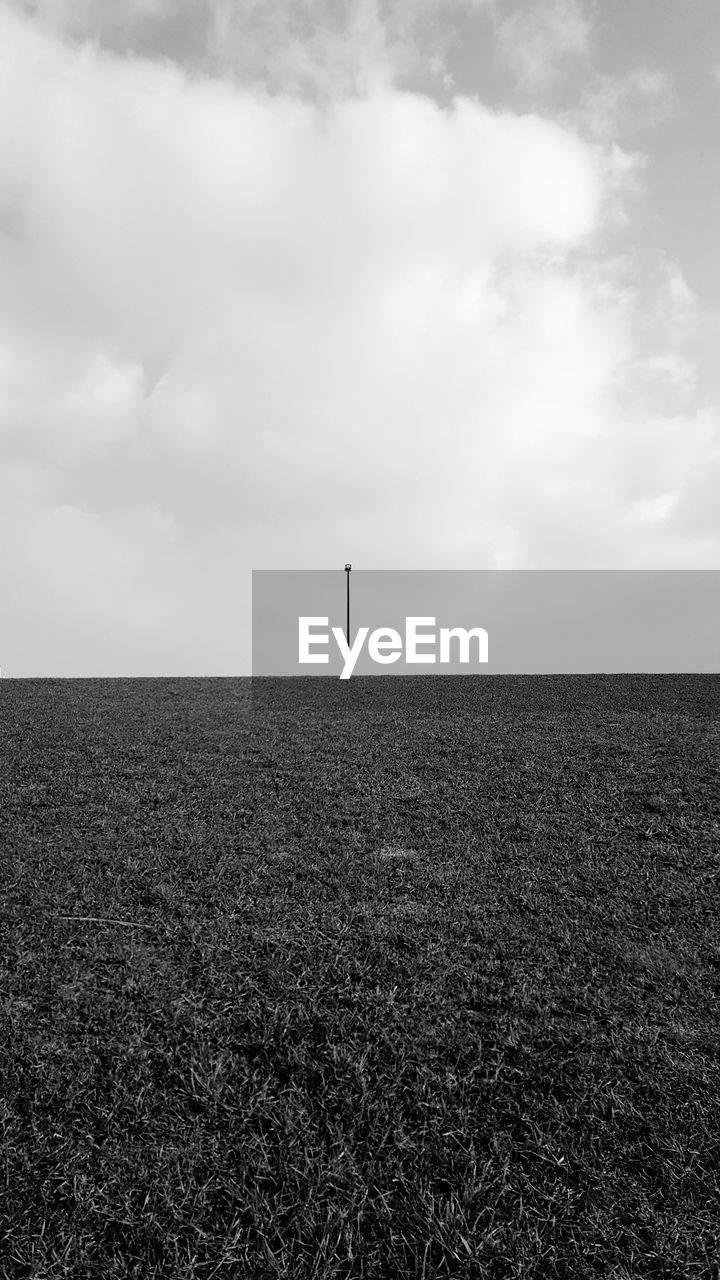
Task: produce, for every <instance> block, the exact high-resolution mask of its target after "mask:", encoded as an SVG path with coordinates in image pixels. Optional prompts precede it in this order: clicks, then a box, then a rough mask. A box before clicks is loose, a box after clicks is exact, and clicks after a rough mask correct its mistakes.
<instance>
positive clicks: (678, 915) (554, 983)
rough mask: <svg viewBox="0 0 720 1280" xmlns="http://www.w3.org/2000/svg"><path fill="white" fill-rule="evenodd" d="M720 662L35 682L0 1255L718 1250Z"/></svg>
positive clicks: (564, 1263) (22, 730) (696, 1264)
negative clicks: (689, 666)
mask: <svg viewBox="0 0 720 1280" xmlns="http://www.w3.org/2000/svg"><path fill="white" fill-rule="evenodd" d="M719 762H720V677H718V676H673V677H670V676H666V677H651V676H645V677H643V676H596V677H515V678H512V677H482V678H477V679H474V678H471V677H460V678H451V677H444V678H438V679H433V678H428V677H422V678H417V679H415V678H388V677H384V678H380V679H378V678H375V679H372V678H370V679H364V680H362V679H356V680H352V681H350V682H340V681H332V680H309V681H303V682H297V681H290V680H286V681H277V682H272V681H267V682H266V681H263V682H257V681H256V682H254V687H253V685H252V683H251V682H250V681H249V680H246V681H243V680H205V681H203V680H137V681H132V680H127V681H120V680H118V681H81V680H78V681H51V680H46V681H40V680H37V681H8V680H3V681H2V682H0V842H1V845H2V862H1V867H2V892H1V895H0V943H1V945H0V979H1V987H0V1010H1V1015H0V1016H1V1018H2V1023H1V1026H0V1044H1V1045H2V1049H1V1050H0V1064H1V1065H0V1125H1V1128H2V1144H1V1150H2V1162H3V1164H2V1166H0V1259H2V1261H0V1275H2V1276H3V1278H5V1277H9V1278H11V1280H14V1278H15V1277H28V1278H30V1277H32V1280H60V1277H66V1276H67V1277H73V1280H75V1278H77V1280H82V1278H83V1277H102V1278H103V1280H116V1278H119V1277H138V1280H156V1278H159V1277H168V1278H169V1280H189V1278H190V1277H197V1278H198V1280H200V1278H202V1280H211V1278H212V1280H221V1278H226V1277H244V1276H258V1277H276V1276H287V1277H297V1278H298V1280H300V1278H305V1277H308V1278H309V1277H317V1278H318V1280H322V1278H324V1277H348V1278H349V1277H358V1278H360V1277H364V1278H367V1280H370V1278H371V1277H372V1278H378V1280H385V1278H391V1277H395V1276H397V1277H418V1278H419V1280H420V1278H421V1277H427V1278H429V1277H433V1276H451V1275H452V1276H467V1277H477V1278H478V1280H480V1278H485V1277H488V1278H490V1277H492V1278H493V1280H505V1278H506V1277H507V1278H511V1277H518V1278H523V1280H524V1278H525V1277H537V1278H538V1280H544V1278H545V1277H548V1278H549V1277H566V1278H567V1280H583V1278H584V1277H596V1276H607V1277H616V1278H618V1280H620V1278H625V1280H630V1278H631V1277H632V1278H634V1277H658V1278H659V1277H663V1278H664V1280H689V1278H691V1277H703V1278H705V1277H708V1278H709V1277H718V1275H720V1268H719V1266H718V1263H719V1261H720V1173H719V1172H718V1171H719V1170H720V1034H719V1030H718V1028H719V1024H720V1017H719V1015H720V1000H719V999H718V997H719V995H720V990H719V987H720V984H719V981H718V978H719V974H720V918H719V917H720V910H719V907H720V772H719V769H718V764H719Z"/></svg>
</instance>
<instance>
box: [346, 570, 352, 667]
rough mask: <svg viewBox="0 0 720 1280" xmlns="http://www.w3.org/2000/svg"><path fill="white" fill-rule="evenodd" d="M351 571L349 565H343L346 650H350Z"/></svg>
mask: <svg viewBox="0 0 720 1280" xmlns="http://www.w3.org/2000/svg"><path fill="white" fill-rule="evenodd" d="M351 569H352V565H351V564H346V565H345V584H346V591H345V603H346V606H347V608H346V613H345V618H346V621H345V639H346V641H347V646H348V649H349V648H350V570H351Z"/></svg>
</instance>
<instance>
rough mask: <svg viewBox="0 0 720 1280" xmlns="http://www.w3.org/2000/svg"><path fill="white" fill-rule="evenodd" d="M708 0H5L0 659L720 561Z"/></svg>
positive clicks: (175, 640) (104, 649)
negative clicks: (308, 610)
mask: <svg viewBox="0 0 720 1280" xmlns="http://www.w3.org/2000/svg"><path fill="white" fill-rule="evenodd" d="M719 158H720V7H718V5H717V3H716V0H384V2H383V0H352V3H350V2H349V0H235V2H232V0H0V545H1V546H2V552H3V554H2V556H1V557H0V666H1V667H2V673H3V675H4V676H5V675H8V676H152V675H242V674H247V673H249V671H250V621H251V619H250V600H251V570H252V569H332V568H337V569H338V574H339V582H340V589H341V590H342V589H343V583H344V575H343V572H342V570H343V565H344V563H345V562H346V561H351V562H352V563H353V566H354V567H357V568H365V569H514V568H522V569H571V568H572V569H631V568H632V569H720V501H718V497H719V495H720V413H719V409H718V405H719V400H720V362H718V360H717V356H716V353H717V351H718V349H719V340H720V252H719V251H718V232H717V230H716V228H717V227H719V226H720V170H719V164H718V161H719Z"/></svg>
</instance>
